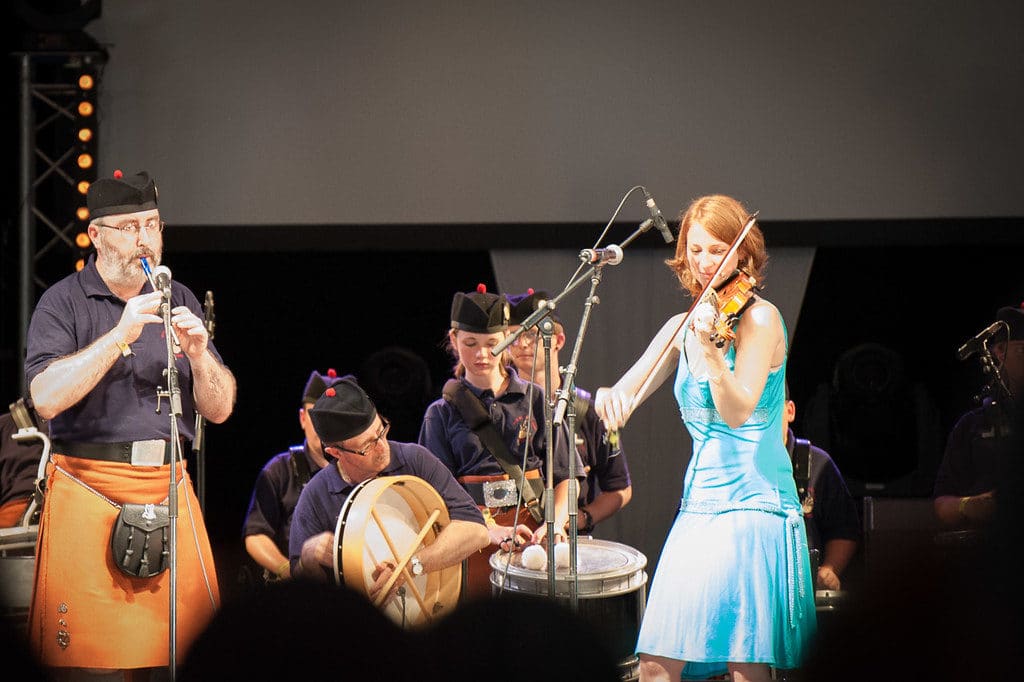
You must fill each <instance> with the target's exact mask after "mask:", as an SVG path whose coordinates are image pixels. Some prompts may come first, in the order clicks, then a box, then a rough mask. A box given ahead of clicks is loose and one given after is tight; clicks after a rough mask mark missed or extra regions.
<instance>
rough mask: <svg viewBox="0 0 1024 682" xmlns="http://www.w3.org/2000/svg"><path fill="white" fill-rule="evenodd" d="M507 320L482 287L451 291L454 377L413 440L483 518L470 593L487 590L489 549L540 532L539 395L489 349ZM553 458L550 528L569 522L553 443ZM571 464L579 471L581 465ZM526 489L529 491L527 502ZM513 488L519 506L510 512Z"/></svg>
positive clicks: (563, 458)
mask: <svg viewBox="0 0 1024 682" xmlns="http://www.w3.org/2000/svg"><path fill="white" fill-rule="evenodd" d="M508 320H509V305H508V301H507V300H506V299H505V297H504V296H499V295H497V294H492V293H489V292H488V291H487V290H486V288H485V287H484V286H483V285H480V286H479V287H478V288H477V291H474V292H470V293H462V292H458V293H456V294H455V296H454V298H453V299H452V309H451V329H450V331H449V332H448V345H449V348H450V349H451V352H452V355H453V356H454V357H455V359H456V364H455V378H454V380H449V382H448V384H447V385H446V386H445V391H444V395H443V396H442V397H441V398H440V399H438V400H436V401H434V402H433V403H432V404H431V405H430V406H429V407H428V408H427V412H426V415H425V416H424V417H423V426H422V428H421V430H420V437H419V442H420V444H421V445H423V446H424V447H426V448H427V449H428V450H430V451H431V452H433V453H434V454H435V455H437V457H438V458H439V459H440V460H441V461H442V462H444V464H445V466H447V467H448V468H449V469H450V470H451V472H452V474H454V475H455V477H456V478H457V479H458V481H459V482H460V483H461V484H462V485H463V486H464V487H465V488H466V490H467V491H468V492H469V494H470V495H471V496H472V497H473V500H474V501H475V502H476V503H477V505H479V507H480V509H481V510H482V511H483V512H484V517H485V519H486V520H487V524H488V527H489V532H490V540H491V548H490V550H489V551H487V552H482V553H479V554H477V555H474V556H473V557H471V558H470V562H469V586H468V589H469V592H470V595H471V596H476V597H482V596H487V595H489V594H490V590H491V587H490V572H491V568H490V563H489V559H490V554H492V553H493V552H494V551H496V550H497V549H498V548H499V547H501V548H502V549H505V550H507V551H510V550H513V549H515V548H516V547H517V546H519V547H521V546H523V545H525V544H528V543H532V542H536V541H540V540H541V539H543V535H544V533H545V530H544V527H543V525H541V524H542V521H543V520H544V519H543V511H542V510H543V507H542V506H541V504H540V497H541V496H542V495H541V494H538V493H537V491H538V490H540V491H541V493H542V492H543V485H542V484H541V481H543V480H544V479H543V465H544V457H545V452H546V450H545V439H544V429H543V423H544V421H543V419H544V396H543V391H542V390H541V389H540V388H539V387H537V386H532V385H531V384H529V383H528V382H526V381H524V380H523V379H521V378H520V377H519V375H518V374H516V371H515V369H514V368H513V367H512V366H511V362H510V361H509V359H508V357H507V354H506V353H502V354H501V356H499V357H495V356H494V355H493V354H492V349H493V348H494V347H495V346H497V345H498V344H499V343H500V342H501V341H502V340H503V339H504V338H505V336H506V334H507V332H508ZM470 424H473V425H475V427H476V428H473V427H472V426H471V425H470ZM485 440H486V443H485ZM494 450H497V451H498V452H494ZM555 455H556V457H555V458H554V459H555V465H554V466H555V471H554V472H553V480H554V481H555V488H554V498H555V499H554V502H555V519H554V521H555V524H554V526H555V528H556V529H562V528H564V527H565V524H566V523H567V522H568V519H569V511H568V495H569V490H568V488H569V486H568V454H567V450H566V449H565V448H556V449H555ZM503 461H504V462H506V464H503V463H502V462H503ZM507 462H512V463H515V464H516V466H518V467H519V469H520V470H521V471H522V472H523V473H522V474H518V473H516V472H515V470H514V469H512V471H513V474H509V473H508V471H509V470H510V469H509V467H508V466H507ZM524 462H525V464H523V463H524ZM577 466H578V468H577V471H579V472H581V474H580V475H581V476H582V471H583V466H582V463H578V464H577ZM513 476H515V477H516V478H513ZM517 479H518V480H517ZM526 486H529V487H530V489H532V491H533V494H534V495H536V497H535V501H534V502H533V503H531V502H530V499H531V498H530V494H531V490H530V489H527V488H526ZM520 493H522V495H523V500H524V502H526V504H524V506H523V507H521V508H520V509H519V512H518V515H517V512H516V502H517V500H518V499H519V497H520ZM531 510H532V511H531ZM535 531H536V532H535ZM562 537H564V533H563V535H562ZM556 541H557V538H556Z"/></svg>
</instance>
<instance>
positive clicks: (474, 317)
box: [451, 284, 509, 334]
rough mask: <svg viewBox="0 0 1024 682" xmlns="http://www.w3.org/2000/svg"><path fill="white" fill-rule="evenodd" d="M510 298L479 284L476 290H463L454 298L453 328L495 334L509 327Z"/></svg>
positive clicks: (475, 332)
mask: <svg viewBox="0 0 1024 682" xmlns="http://www.w3.org/2000/svg"><path fill="white" fill-rule="evenodd" d="M508 311H509V307H508V300H507V299H506V298H505V297H504V296H499V295H498V294H490V293H487V287H486V286H484V285H483V284H479V285H477V288H476V291H473V292H470V293H468V294H464V293H462V292H461V291H460V292H458V293H456V294H455V297H454V298H453V299H452V315H451V318H452V329H458V330H461V331H464V332H472V333H474V334H494V333H495V332H500V331H504V330H506V329H508Z"/></svg>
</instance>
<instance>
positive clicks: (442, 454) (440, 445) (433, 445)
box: [417, 402, 455, 472]
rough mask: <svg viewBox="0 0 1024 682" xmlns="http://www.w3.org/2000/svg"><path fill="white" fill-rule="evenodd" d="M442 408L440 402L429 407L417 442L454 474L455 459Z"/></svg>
mask: <svg viewBox="0 0 1024 682" xmlns="http://www.w3.org/2000/svg"><path fill="white" fill-rule="evenodd" d="M441 407H442V406H441V404H440V403H439V402H434V403H432V404H431V405H429V406H428V407H427V412H426V414H424V415H423V424H422V425H421V426H420V436H419V438H418V439H417V442H418V443H419V444H420V445H421V446H423V447H424V448H426V449H427V450H428V451H430V453H431V454H432V455H433V456H434V457H435V458H437V459H438V460H440V461H441V463H442V464H444V465H445V466H446V467H448V470H449V472H452V471H455V457H454V455H453V454H452V447H451V442H450V440H449V438H448V429H447V427H446V425H445V420H444V415H443V414H442V412H441Z"/></svg>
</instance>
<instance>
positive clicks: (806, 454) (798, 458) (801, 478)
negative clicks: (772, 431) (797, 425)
mask: <svg viewBox="0 0 1024 682" xmlns="http://www.w3.org/2000/svg"><path fill="white" fill-rule="evenodd" d="M793 480H795V481H796V492H797V494H798V495H799V496H800V501H801V502H803V500H804V498H805V497H806V496H807V485H808V483H809V482H810V480H811V441H809V440H807V439H806V438H797V437H795V436H794V437H793Z"/></svg>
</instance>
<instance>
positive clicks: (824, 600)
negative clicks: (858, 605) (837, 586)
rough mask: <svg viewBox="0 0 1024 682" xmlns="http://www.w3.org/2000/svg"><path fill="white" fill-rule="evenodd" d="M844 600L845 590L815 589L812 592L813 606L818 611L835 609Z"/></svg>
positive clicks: (839, 606) (840, 605)
mask: <svg viewBox="0 0 1024 682" xmlns="http://www.w3.org/2000/svg"><path fill="white" fill-rule="evenodd" d="M845 601H846V592H844V591H842V590H816V591H815V592H814V606H815V608H816V609H817V610H818V612H819V613H821V612H823V611H836V610H837V609H839V608H841V607H842V605H843V603H844V602H845Z"/></svg>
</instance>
